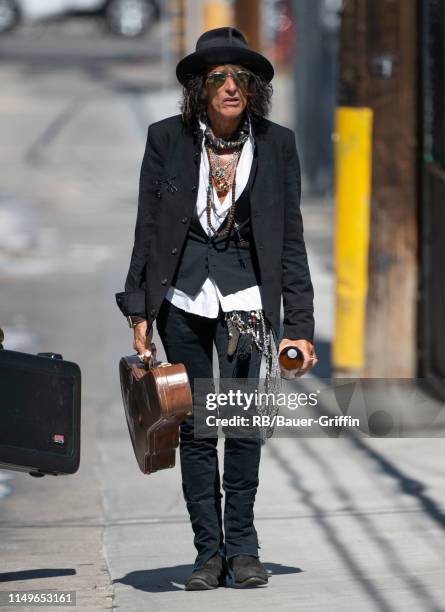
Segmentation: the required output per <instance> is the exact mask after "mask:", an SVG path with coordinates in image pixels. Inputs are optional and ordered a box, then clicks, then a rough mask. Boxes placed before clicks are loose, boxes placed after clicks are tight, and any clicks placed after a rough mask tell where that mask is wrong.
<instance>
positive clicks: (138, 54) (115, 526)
mask: <svg viewBox="0 0 445 612" xmlns="http://www.w3.org/2000/svg"><path fill="white" fill-rule="evenodd" d="M25 34H26V33H21V34H20V37H21V41H22V43H23V42H25V45H24V46H23V45H21V44H19V43H18V42H17V41H19V38H17V39H12V38H11V37H8V38H7V39H4V40H2V41H0V56H1V57H2V60H1V62H0V82H1V83H2V94H1V96H0V133H1V134H2V138H1V139H0V167H1V185H0V286H1V295H0V299H1V310H0V317H1V321H0V324H1V326H2V327H3V329H4V331H5V335H6V340H5V347H6V348H10V349H13V350H23V351H26V352H31V353H35V352H39V351H48V350H53V351H56V352H60V353H62V354H63V355H64V357H65V358H66V359H69V360H72V361H75V362H77V363H79V365H80V366H81V369H82V375H83V389H82V415H83V422H82V460H81V468H80V470H79V472H78V473H77V474H75V475H73V476H70V477H57V478H50V477H46V478H43V479H39V480H35V479H32V478H31V477H29V476H28V475H26V474H20V473H14V472H6V471H0V549H1V550H0V583H1V584H0V591H4V590H9V589H11V590H12V589H17V590H25V589H45V588H46V589H48V588H51V589H69V590H75V591H76V592H77V605H78V606H79V609H80V610H82V611H86V612H90V611H91V612H93V611H96V610H105V609H111V608H112V607H113V609H116V610H122V611H123V612H133V611H136V612H139V611H141V612H142V610H144V611H145V610H150V611H151V610H169V611H172V610H182V609H184V608H187V609H190V610H197V611H198V610H204V609H207V608H213V609H215V610H226V609H227V608H231V609H234V610H235V609H243V610H252V611H253V610H258V609H260V610H269V609H280V610H286V611H287V610H289V611H291V610H292V611H294V610H311V611H313V610H316V611H321V610H329V611H330V612H332V611H338V612H345V611H347V612H349V611H351V612H356V611H369V612H371V611H378V612H389V611H391V612H392V611H397V612H398V611H400V612H406V611H422V612H424V611H435V612H437V611H439V610H445V606H444V600H445V586H444V585H445V580H444V560H445V553H444V551H445V546H444V529H445V506H444V501H443V500H444V493H445V484H444V468H443V453H444V443H443V440H442V439H419V438H416V439H405V440H397V439H380V440H379V439H365V438H360V439H353V438H346V439H321V438H314V439H298V440H296V439H280V438H277V439H272V440H271V441H269V442H268V443H267V445H266V447H265V449H264V451H263V459H262V463H261V479H260V488H259V492H258V498H257V504H256V525H257V530H258V532H259V537H260V544H261V558H262V560H263V562H264V563H265V565H266V567H267V568H268V570H269V572H270V573H271V579H270V583H269V586H268V587H267V588H266V589H250V590H247V591H240V590H233V589H226V588H222V589H218V590H217V591H211V592H201V593H185V592H184V591H183V584H184V580H185V578H186V577H187V575H188V573H189V572H190V571H191V565H192V563H193V560H194V557H195V550H194V548H193V543H192V531H191V528H190V525H189V522H188V518H187V515H186V509H185V504H184V502H183V499H182V492H181V486H180V474H179V469H178V467H176V468H175V469H173V470H169V471H166V472H163V473H159V474H155V475H152V476H150V477H145V476H143V475H142V474H141V473H140V472H139V471H138V468H137V465H136V462H135V459H134V457H133V454H132V449H131V445H130V440H129V436H128V432H127V429H126V423H125V418H124V413H123V409H122V405H121V399H120V389H119V381H118V371H117V365H118V360H119V358H120V356H121V355H123V354H130V353H132V352H133V351H132V348H131V335H130V332H129V329H128V327H127V326H126V323H125V320H124V319H123V317H122V316H121V314H120V312H119V311H118V309H117V307H116V305H115V302H114V293H115V292H116V291H121V290H122V287H123V282H124V279H125V274H126V271H127V268H128V263H129V257H130V253H131V247H132V237H133V231H134V221H135V215H136V202H137V184H138V175H139V168H140V162H141V159H142V153H143V147H144V144H145V135H146V128H147V126H148V124H149V123H150V122H152V121H154V120H157V119H160V118H162V117H164V116H168V115H171V114H174V113H176V112H177V100H178V95H179V90H178V89H177V88H176V87H165V85H166V83H165V82H164V80H163V79H165V74H164V69H163V64H162V61H161V60H160V58H159V54H158V53H157V49H159V44H160V39H159V34H160V33H159V31H158V32H157V37H156V33H154V34H153V35H152V37H151V38H150V39H149V40H147V46H146V48H145V47H143V46H142V49H141V45H140V44H139V43H138V45H139V47H138V48H139V51H135V50H134V48H130V47H129V46H128V43H125V44H122V45H121V43H120V42H116V41H110V40H102V39H100V38H99V39H98V40H96V41H92V40H90V35H86V34H85V33H84V31H83V29H82V28H80V29H79V28H77V26H76V27H73V29H71V26H67V28H66V29H65V31H64V32H63V31H62V33H60V32H59V31H58V30H57V29H56V28H53V27H52V28H51V31H50V32H49V33H48V32H47V33H46V36H44V37H41V38H40V39H39V40H38V41H37V42H38V44H37V43H36V41H35V40H33V39H32V36H31V37H29V36H28V37H27V36H26V35H25ZM76 37H77V38H76ZM67 38H69V44H68V43H67ZM124 47H125V50H124ZM69 49H71V52H69ZM105 49H106V52H105ZM89 54H90V55H89ZM105 55H106V57H105ZM79 58H81V59H79ZM283 91H286V83H285V81H280V79H278V80H277V91H276V93H277V96H278V98H279V96H280V92H281V93H282V92H283ZM278 98H277V102H278V104H277V108H278V109H279V111H278V116H277V115H275V117H274V118H276V119H277V120H280V121H282V122H284V123H285V122H286V120H287V119H286V117H285V115H284V111H285V110H286V104H285V103H284V102H283V96H281V101H280V100H279V99H278ZM280 113H281V114H280ZM303 190H304V189H303ZM303 214H304V218H305V235H306V240H307V245H308V249H309V259H310V265H311V270H312V275H313V279H314V285H315V290H316V321H317V337H316V348H317V352H318V354H319V357H320V364H319V366H318V371H317V372H316V375H317V376H319V377H325V376H329V373H330V366H329V342H330V339H331V330H332V312H333V303H332V291H333V283H332V261H331V238H332V236H331V231H332V223H331V215H332V208H331V205H330V203H329V202H326V203H324V202H310V201H306V202H304V203H303ZM155 341H157V344H158V346H159V347H160V350H161V357H162V347H161V343H160V341H159V339H156V337H155ZM220 451H222V443H220ZM41 609H43V608H41Z"/></svg>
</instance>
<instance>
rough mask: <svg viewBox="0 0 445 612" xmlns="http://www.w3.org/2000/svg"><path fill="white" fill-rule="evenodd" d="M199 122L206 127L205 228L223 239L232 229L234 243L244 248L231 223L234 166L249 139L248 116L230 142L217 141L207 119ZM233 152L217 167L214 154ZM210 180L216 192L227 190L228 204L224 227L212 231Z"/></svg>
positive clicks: (233, 205) (242, 241) (233, 202)
mask: <svg viewBox="0 0 445 612" xmlns="http://www.w3.org/2000/svg"><path fill="white" fill-rule="evenodd" d="M203 121H204V122H205V124H206V128H205V132H204V138H205V149H206V152H207V157H208V160H209V181H208V185H207V207H206V212H207V225H208V227H209V228H210V229H211V230H212V232H213V235H214V236H227V234H228V233H229V232H230V230H231V229H232V227H233V228H234V229H235V231H236V233H237V236H238V241H239V243H240V244H241V245H243V246H248V245H249V243H248V242H247V241H246V240H244V239H243V238H242V236H241V234H240V232H239V229H238V224H237V223H236V222H235V209H236V200H235V188H236V168H237V165H238V161H239V158H240V156H241V150H242V147H243V145H244V143H245V142H246V140H247V139H248V137H249V132H250V123H249V117H248V115H247V114H246V116H245V118H244V121H243V123H242V125H241V128H240V129H239V130H238V131H237V133H236V134H235V138H232V139H231V140H225V139H224V138H217V137H216V136H215V134H214V133H213V130H212V128H211V126H210V123H209V121H208V118H207V116H206V115H205V116H204V117H203ZM229 151H233V154H232V157H231V158H230V159H229V161H227V162H226V163H225V164H221V163H220V161H219V158H218V155H217V152H229ZM213 181H214V182H215V185H216V190H217V192H218V193H221V192H227V191H229V189H230V191H231V199H232V202H231V205H230V209H229V211H228V213H227V224H226V226H225V228H223V229H220V230H216V229H215V228H214V227H213V225H212V222H211V212H212V208H213V210H215V211H216V207H215V202H214V199H213Z"/></svg>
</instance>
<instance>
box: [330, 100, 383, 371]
mask: <svg viewBox="0 0 445 612" xmlns="http://www.w3.org/2000/svg"><path fill="white" fill-rule="evenodd" d="M372 118H373V115H372V110H371V109H369V108H349V107H340V108H338V109H337V110H336V115H335V239H334V261H335V329H334V341H333V344H332V364H333V368H334V370H337V371H339V370H340V371H343V372H344V371H351V372H355V373H359V371H360V370H362V369H363V367H364V355H365V350H364V349H365V314H366V295H367V290H368V245H369V223H370V192H371V155H372V145H371V141H372Z"/></svg>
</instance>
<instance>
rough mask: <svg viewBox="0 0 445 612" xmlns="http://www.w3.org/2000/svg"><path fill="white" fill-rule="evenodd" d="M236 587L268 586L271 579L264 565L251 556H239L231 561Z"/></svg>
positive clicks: (230, 565)
mask: <svg viewBox="0 0 445 612" xmlns="http://www.w3.org/2000/svg"><path fill="white" fill-rule="evenodd" d="M229 567H230V569H231V570H232V573H233V581H234V586H237V587H249V586H250V587H251V586H260V585H263V584H267V582H268V580H269V577H268V575H267V571H266V569H265V567H264V565H263V564H262V563H261V561H260V560H259V559H257V558H256V557H252V556H251V555H237V556H236V557H232V558H231V559H229Z"/></svg>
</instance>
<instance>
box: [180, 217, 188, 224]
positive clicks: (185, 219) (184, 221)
mask: <svg viewBox="0 0 445 612" xmlns="http://www.w3.org/2000/svg"><path fill="white" fill-rule="evenodd" d="M188 220H189V218H188V217H182V219H181V221H182V223H187V221H188Z"/></svg>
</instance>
